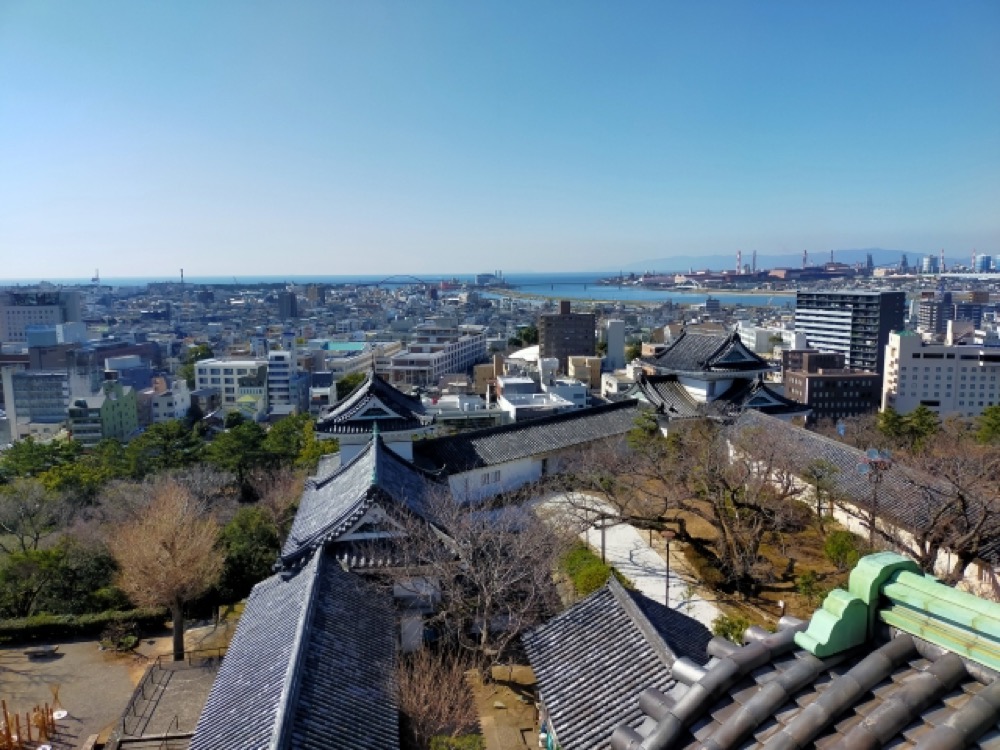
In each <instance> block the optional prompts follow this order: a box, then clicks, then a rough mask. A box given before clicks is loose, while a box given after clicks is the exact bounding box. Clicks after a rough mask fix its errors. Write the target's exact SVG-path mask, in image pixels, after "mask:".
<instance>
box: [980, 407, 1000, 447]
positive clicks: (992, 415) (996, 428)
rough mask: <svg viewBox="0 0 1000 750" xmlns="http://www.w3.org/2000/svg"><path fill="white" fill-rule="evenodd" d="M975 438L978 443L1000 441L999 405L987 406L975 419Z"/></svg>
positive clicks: (995, 442)
mask: <svg viewBox="0 0 1000 750" xmlns="http://www.w3.org/2000/svg"><path fill="white" fill-rule="evenodd" d="M976 427H977V429H976V439H977V440H978V441H979V442H980V443H988V444H991V445H996V444H997V443H1000V406H987V407H986V408H985V409H983V413H982V414H980V415H979V418H978V419H977V420H976Z"/></svg>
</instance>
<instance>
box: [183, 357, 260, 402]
mask: <svg viewBox="0 0 1000 750" xmlns="http://www.w3.org/2000/svg"><path fill="white" fill-rule="evenodd" d="M262 368H263V378H264V386H263V387H264V388H265V391H266V388H267V384H266V379H267V360H263V359H216V358H212V359H203V360H201V361H200V362H197V363H195V366H194V377H195V389H196V390H200V389H202V388H217V389H218V390H219V396H220V404H221V407H222V409H223V410H224V411H227V412H229V411H233V410H235V409H236V399H237V398H239V396H240V394H239V393H238V390H239V387H240V385H239V382H238V381H239V378H243V377H246V376H257V375H258V373H259V372H261V370H262Z"/></svg>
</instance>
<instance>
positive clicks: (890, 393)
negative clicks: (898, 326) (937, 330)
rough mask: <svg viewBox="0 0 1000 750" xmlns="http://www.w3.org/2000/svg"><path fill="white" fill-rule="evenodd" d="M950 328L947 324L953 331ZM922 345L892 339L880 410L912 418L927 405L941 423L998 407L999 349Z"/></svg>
mask: <svg viewBox="0 0 1000 750" xmlns="http://www.w3.org/2000/svg"><path fill="white" fill-rule="evenodd" d="M951 327H952V324H951V323H949V328H951ZM953 340H954V339H953V338H952V335H951V332H950V331H949V335H948V338H946V340H945V343H943V344H934V343H926V342H924V341H923V340H922V339H921V338H920V336H919V335H918V334H915V333H910V332H900V333H892V334H890V335H889V343H888V345H886V348H885V377H884V379H883V385H882V408H883V409H886V408H888V407H892V408H893V409H895V410H896V411H898V412H899V413H900V414H908V413H909V412H911V411H913V410H914V409H916V408H917V407H918V406H920V405H921V404H923V405H924V406H926V407H927V408H929V409H931V410H933V411H935V412H937V413H938V414H939V415H941V416H942V417H946V416H948V415H961V416H965V417H975V416H978V415H979V414H981V413H982V411H983V409H985V408H986V407H987V406H995V405H997V404H1000V346H982V345H979V344H954V343H951V342H952V341H953Z"/></svg>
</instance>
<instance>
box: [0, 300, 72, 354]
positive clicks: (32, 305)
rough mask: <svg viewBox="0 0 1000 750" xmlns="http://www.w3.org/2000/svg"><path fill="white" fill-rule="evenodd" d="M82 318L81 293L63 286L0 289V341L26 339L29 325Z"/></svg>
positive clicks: (57, 322) (41, 324) (46, 324)
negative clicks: (50, 288) (42, 288)
mask: <svg viewBox="0 0 1000 750" xmlns="http://www.w3.org/2000/svg"><path fill="white" fill-rule="evenodd" d="M80 320H81V314H80V293H79V292H77V291H62V290H40V289H35V290H27V289H26V290H23V291H22V290H20V289H18V290H14V289H8V290H6V291H3V292H0V341H19V342H27V340H28V328H29V327H31V326H54V325H58V324H60V323H77V322H79V321H80Z"/></svg>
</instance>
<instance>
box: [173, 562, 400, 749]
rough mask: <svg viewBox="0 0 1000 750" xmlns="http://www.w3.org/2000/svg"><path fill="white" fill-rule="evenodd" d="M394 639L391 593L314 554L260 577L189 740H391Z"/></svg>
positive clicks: (324, 743) (209, 744)
mask: <svg viewBox="0 0 1000 750" xmlns="http://www.w3.org/2000/svg"><path fill="white" fill-rule="evenodd" d="M394 649H395V643H394V632H393V617H392V609H391V605H390V604H389V602H388V601H386V600H385V598H384V596H383V595H381V594H379V593H378V592H375V591H372V590H370V589H369V588H368V587H367V586H366V585H365V584H364V583H363V581H362V580H361V579H360V578H358V577H356V576H354V575H352V574H350V573H346V572H344V571H343V570H342V569H341V568H340V566H339V565H338V564H337V563H336V562H334V561H331V560H330V559H329V558H328V557H327V556H325V555H324V554H322V553H319V554H316V555H313V557H312V559H310V560H309V562H308V563H307V564H306V565H304V566H303V567H302V568H301V569H300V570H298V571H297V572H296V573H295V574H293V575H286V576H281V575H276V576H272V577H271V578H268V579H267V580H265V581H262V582H261V583H259V584H257V586H255V587H254V590H253V592H252V593H251V594H250V598H249V599H248V600H247V606H246V609H245V610H244V612H243V616H242V617H241V619H240V624H239V626H238V628H237V630H236V634H235V636H234V637H233V641H232V643H231V644H230V647H229V651H228V653H227V655H226V657H225V659H224V660H223V662H222V666H221V667H220V669H219V674H218V676H217V677H216V680H215V683H214V684H213V685H212V690H211V692H210V693H209V696H208V701H207V703H206V704H205V708H204V710H203V711H202V713H201V717H200V718H199V720H198V725H197V727H196V728H195V733H194V737H193V738H192V740H191V745H190V747H191V750H235V749H236V748H239V750H265V749H267V748H275V749H276V750H299V748H302V749H303V750H306V749H311V748H321V747H322V748H328V747H344V746H350V747H353V748H362V749H367V748H370V749H371V750H376V749H378V750H383V749H387V750H392V749H393V748H396V747H398V730H397V724H398V713H397V709H396V703H395V699H394V697H393V690H392V684H391V682H390V681H389V680H388V679H386V674H388V675H391V673H392V669H391V666H392V663H393V659H394ZM369 738H371V739H369Z"/></svg>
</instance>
